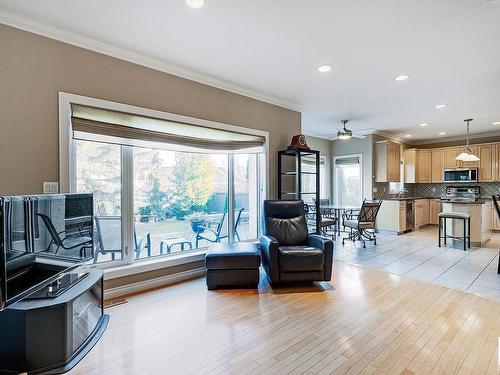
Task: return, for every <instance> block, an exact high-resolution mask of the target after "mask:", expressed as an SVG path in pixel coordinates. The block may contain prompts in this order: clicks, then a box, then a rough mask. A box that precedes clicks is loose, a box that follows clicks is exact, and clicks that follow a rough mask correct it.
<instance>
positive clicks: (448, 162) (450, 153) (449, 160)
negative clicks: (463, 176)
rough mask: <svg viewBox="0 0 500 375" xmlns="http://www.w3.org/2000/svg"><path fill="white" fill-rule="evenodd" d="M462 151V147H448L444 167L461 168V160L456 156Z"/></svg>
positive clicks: (445, 151) (445, 152)
mask: <svg viewBox="0 0 500 375" xmlns="http://www.w3.org/2000/svg"><path fill="white" fill-rule="evenodd" d="M461 152H462V148H461V147H453V148H447V149H445V150H444V167H445V168H459V167H460V165H461V164H460V160H456V159H455V158H456V157H457V156H458V155H459V154H460V153H461Z"/></svg>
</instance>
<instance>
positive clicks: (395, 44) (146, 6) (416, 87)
mask: <svg viewBox="0 0 500 375" xmlns="http://www.w3.org/2000/svg"><path fill="white" fill-rule="evenodd" d="M205 3H206V5H205V7H203V8H202V9H191V8H189V7H187V6H186V5H185V3H184V0H143V1H134V0H106V1H102V0H85V1H82V0H44V1H39V0H0V10H3V11H5V12H7V13H4V15H5V14H10V15H12V14H15V15H17V16H22V17H23V18H25V19H29V20H33V21H37V22H39V23H42V24H46V25H50V26H52V27H55V28H57V29H62V30H65V31H69V32H72V33H75V34H78V35H81V36H84V37H87V38H92V39H95V40H97V41H100V42H104V43H107V44H110V45H112V46H116V47H120V48H123V49H126V50H128V51H131V52H135V53H138V54H140V55H143V56H145V57H147V58H148V59H155V60H156V61H163V62H165V64H173V65H174V66H177V67H182V68H183V69H184V70H183V71H184V72H187V73H186V75H187V76H189V74H190V73H192V75H193V77H200V74H201V75H204V76H206V77H207V80H206V81H207V82H210V81H213V82H225V83H227V84H228V85H226V87H234V86H238V87H239V88H241V89H242V90H240V92H254V93H260V97H265V98H268V99H269V100H270V101H273V102H277V103H287V104H286V105H288V106H289V107H293V108H295V107H297V106H298V107H301V108H303V109H304V113H303V128H304V132H306V133H307V134H315V135H319V136H323V137H325V138H328V137H331V136H333V135H334V134H336V132H337V130H338V129H339V127H340V120H341V119H344V118H346V119H350V120H351V121H350V123H349V125H350V127H351V128H352V129H353V130H363V129H377V130H380V131H384V132H388V133H392V134H394V135H397V136H402V135H404V134H412V138H411V140H416V141H417V140H423V139H433V138H436V137H437V133H438V132H439V131H446V133H447V135H446V136H447V137H448V136H459V135H463V134H464V131H465V126H464V125H463V119H464V118H466V117H473V118H474V119H475V121H474V122H473V123H472V124H471V132H472V133H476V134H477V133H490V132H497V131H500V125H497V126H493V125H492V122H495V121H500V1H487V0H406V1H401V0H377V1H374V0H356V1H355V0H272V1H270V0H205ZM325 63H327V64H332V65H333V67H334V68H333V70H332V71H331V72H328V73H319V72H318V71H317V66H318V65H320V64H325ZM401 73H406V74H409V75H410V79H408V80H406V81H402V82H396V81H394V79H393V78H394V77H395V76H397V75H399V74H401ZM216 80H217V81H216ZM231 85H233V86H231ZM219 86H223V87H224V85H223V84H221V85H219ZM254 96H258V95H254ZM439 103H446V104H448V107H447V108H446V109H444V110H440V111H438V110H436V109H435V107H434V106H435V105H436V104H439ZM422 122H426V123H428V124H429V126H428V127H426V128H422V127H419V126H418V124H419V123H422Z"/></svg>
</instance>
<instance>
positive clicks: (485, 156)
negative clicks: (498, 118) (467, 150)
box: [473, 144, 497, 182]
mask: <svg viewBox="0 0 500 375" xmlns="http://www.w3.org/2000/svg"><path fill="white" fill-rule="evenodd" d="M496 148H497V146H496V145H493V144H492V145H482V146H479V150H478V153H477V154H475V155H477V156H479V159H480V160H479V176H478V177H479V182H493V181H495V180H496V178H497V150H496ZM473 152H474V151H473Z"/></svg>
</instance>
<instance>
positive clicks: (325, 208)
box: [319, 204, 360, 236]
mask: <svg viewBox="0 0 500 375" xmlns="http://www.w3.org/2000/svg"><path fill="white" fill-rule="evenodd" d="M359 209H360V207H359V206H349V205H338V204H322V205H320V206H319V210H320V212H321V213H322V214H323V213H324V212H330V213H331V212H333V213H334V217H335V218H336V219H337V220H336V223H335V232H336V233H337V236H340V233H341V230H340V221H341V219H342V214H344V213H345V212H347V211H359Z"/></svg>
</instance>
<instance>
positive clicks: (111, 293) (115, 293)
mask: <svg viewBox="0 0 500 375" xmlns="http://www.w3.org/2000/svg"><path fill="white" fill-rule="evenodd" d="M205 272H206V270H205V267H201V268H195V269H194V270H189V271H184V272H179V273H176V274H173V275H167V276H162V277H157V278H155V279H151V280H144V281H139V282H137V283H133V284H127V285H123V286H118V287H116V288H110V289H105V290H104V298H105V299H107V298H115V297H120V296H124V295H127V294H132V293H138V292H142V291H145V290H148V289H153V288H158V287H161V286H166V285H170V284H174V283H177V282H179V281H185V280H191V279H196V278H199V277H203V276H205Z"/></svg>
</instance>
